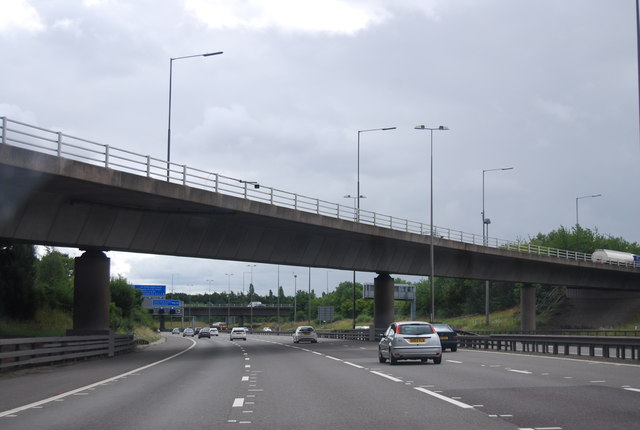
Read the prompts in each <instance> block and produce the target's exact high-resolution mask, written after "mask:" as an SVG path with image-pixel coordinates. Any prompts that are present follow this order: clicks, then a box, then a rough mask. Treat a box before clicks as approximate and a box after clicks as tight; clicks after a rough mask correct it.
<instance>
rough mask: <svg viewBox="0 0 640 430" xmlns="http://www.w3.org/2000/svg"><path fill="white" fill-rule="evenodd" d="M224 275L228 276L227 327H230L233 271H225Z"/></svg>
mask: <svg viewBox="0 0 640 430" xmlns="http://www.w3.org/2000/svg"><path fill="white" fill-rule="evenodd" d="M224 275H225V276H226V277H227V288H228V289H229V292H228V293H227V294H228V296H227V328H229V324H231V277H232V276H233V273H225V274H224Z"/></svg>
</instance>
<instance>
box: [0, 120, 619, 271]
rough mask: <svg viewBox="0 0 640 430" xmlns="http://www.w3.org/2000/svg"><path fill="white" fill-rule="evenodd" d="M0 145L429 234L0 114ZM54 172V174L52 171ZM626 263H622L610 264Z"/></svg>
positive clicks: (455, 234) (439, 232)
mask: <svg viewBox="0 0 640 430" xmlns="http://www.w3.org/2000/svg"><path fill="white" fill-rule="evenodd" d="M0 137H1V143H2V144H5V145H11V146H16V147H19V148H24V149H29V150H32V151H37V152H41V153H45V154H49V155H54V156H56V157H60V158H65V159H71V160H77V161H81V162H83V163H88V164H92V165H96V166H101V167H105V168H109V169H114V170H118V171H122V172H127V173H131V174H135V175H140V176H144V177H147V178H152V179H160V180H166V181H168V182H171V183H174V184H180V185H184V186H189V187H193V188H198V189H202V190H206V191H212V192H215V193H221V194H224V195H228V196H232V197H237V198H242V199H246V200H250V201H256V202H262V203H267V204H270V205H275V206H279V207H284V208H289V209H294V210H296V211H301V212H307V213H312V214H316V215H322V216H326V217H331V218H335V219H339V220H344V221H349V222H353V223H359V224H365V225H370V226H375V227H380V228H384V229H391V230H396V231H402V232H406V233H413V234H418V235H422V236H428V234H429V233H430V231H431V228H430V226H429V225H428V224H424V223H421V222H417V221H411V220H408V219H405V218H400V217H394V216H391V215H385V214H380V213H377V212H373V211H368V210H364V209H356V208H354V207H351V206H347V205H343V204H339V203H333V202H328V201H325V200H321V199H316V198H313V197H308V196H305V195H300V194H295V193H291V192H288V191H284V190H280V189H276V188H271V187H267V186H264V185H262V184H258V183H255V182H249V181H245V180H242V179H237V178H232V177H228V176H224V175H220V174H218V173H215V172H209V171H205V170H201V169H196V168H192V167H188V166H186V165H183V164H177V163H173V162H168V161H166V160H162V159H159V158H155V157H152V156H150V155H142V154H137V153H135V152H132V151H128V150H125V149H119V148H117V147H114V146H110V145H105V144H101V143H97V142H94V141H91V140H87V139H83V138H79V137H75V136H71V135H68V134H65V133H62V132H57V131H53V130H47V129H44V128H42V127H38V126H35V125H31V124H26V123H23V122H19V121H14V120H11V119H9V118H7V117H0ZM51 173H55V172H51ZM434 237H436V238H439V239H446V240H450V241H455V242H460V243H465V244H472V245H477V246H480V247H482V246H488V247H490V248H497V249H504V250H509V251H516V252H519V253H526V254H532V255H542V256H547V257H553V258H560V259H566V260H574V261H589V262H590V261H591V255H590V254H585V253H580V252H574V251H567V250H562V249H555V248H547V247H542V246H535V245H530V244H524V243H521V242H519V241H509V240H504V239H498V238H485V239H483V237H482V235H478V234H475V233H466V232H463V231H459V230H454V229H450V228H445V227H438V226H434ZM610 264H616V265H620V266H625V267H626V266H628V265H627V264H626V263H610Z"/></svg>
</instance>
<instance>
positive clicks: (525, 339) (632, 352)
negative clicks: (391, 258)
mask: <svg viewBox="0 0 640 430" xmlns="http://www.w3.org/2000/svg"><path fill="white" fill-rule="evenodd" d="M459 339H460V347H461V348H471V349H486V350H488V349H491V350H496V351H510V352H529V353H530V352H533V353H540V354H553V355H559V354H561V355H566V356H570V355H574V356H588V357H602V358H613V357H614V356H615V358H618V359H627V358H630V359H631V360H637V361H640V338H639V337H631V336H549V335H508V334H505V335H500V334H495V335H488V336H468V335H460V336H459Z"/></svg>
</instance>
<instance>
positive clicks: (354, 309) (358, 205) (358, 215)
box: [345, 127, 397, 329]
mask: <svg viewBox="0 0 640 430" xmlns="http://www.w3.org/2000/svg"><path fill="white" fill-rule="evenodd" d="M396 128H397V127H382V128H369V129H367V130H358V174H357V188H356V197H355V199H356V203H357V204H356V222H360V199H361V198H364V196H363V195H362V194H360V134H361V133H367V132H369V131H388V130H395V129H396ZM345 197H346V196H345ZM352 314H353V324H352V328H353V329H355V328H356V271H355V270H354V271H353V313H352Z"/></svg>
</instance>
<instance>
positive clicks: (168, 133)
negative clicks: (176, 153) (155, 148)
mask: <svg viewBox="0 0 640 430" xmlns="http://www.w3.org/2000/svg"><path fill="white" fill-rule="evenodd" d="M220 54H222V51H219V52H207V53H205V54H196V55H185V56H184V57H174V58H170V59H169V121H168V126H167V181H169V179H170V176H171V87H172V85H171V84H172V79H173V62H174V61H175V60H183V59H185V58H194V57H211V56H212V55H220Z"/></svg>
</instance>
